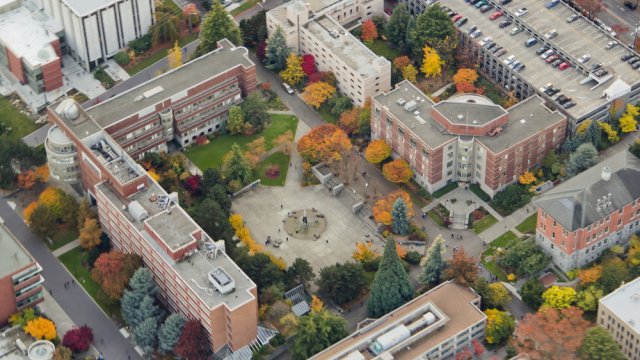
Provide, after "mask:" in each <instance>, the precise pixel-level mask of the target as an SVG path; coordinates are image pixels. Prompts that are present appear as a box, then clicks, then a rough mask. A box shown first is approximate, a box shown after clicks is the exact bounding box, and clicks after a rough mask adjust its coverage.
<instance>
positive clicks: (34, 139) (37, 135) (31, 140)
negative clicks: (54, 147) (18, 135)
mask: <svg viewBox="0 0 640 360" xmlns="http://www.w3.org/2000/svg"><path fill="white" fill-rule="evenodd" d="M52 126H53V125H52V124H51V123H47V124H46V125H45V126H43V127H41V128H39V129H37V130H35V131H33V132H32V133H31V134H29V135H27V136H25V137H23V138H22V141H24V143H25V144H27V145H28V146H30V147H37V146H40V145H42V144H44V140H45V139H46V138H47V133H48V132H49V129H51V127H52Z"/></svg>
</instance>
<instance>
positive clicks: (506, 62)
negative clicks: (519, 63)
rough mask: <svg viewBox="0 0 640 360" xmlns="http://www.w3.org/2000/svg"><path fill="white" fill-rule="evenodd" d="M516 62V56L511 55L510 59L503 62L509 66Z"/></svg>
mask: <svg viewBox="0 0 640 360" xmlns="http://www.w3.org/2000/svg"><path fill="white" fill-rule="evenodd" d="M515 60H516V56H515V55H509V57H508V58H506V59H504V60H503V61H502V62H503V63H505V64H507V65H509V64H511V63H512V62H514V61H515Z"/></svg>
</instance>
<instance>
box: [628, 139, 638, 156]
mask: <svg viewBox="0 0 640 360" xmlns="http://www.w3.org/2000/svg"><path fill="white" fill-rule="evenodd" d="M629 152H630V153H632V154H633V155H635V157H637V158H639V159H640V139H636V141H634V142H633V144H631V145H630V146H629Z"/></svg>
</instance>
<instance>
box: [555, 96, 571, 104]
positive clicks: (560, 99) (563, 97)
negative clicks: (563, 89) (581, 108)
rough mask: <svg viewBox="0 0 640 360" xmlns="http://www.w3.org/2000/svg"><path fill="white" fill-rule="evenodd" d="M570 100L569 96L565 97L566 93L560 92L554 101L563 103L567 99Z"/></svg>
mask: <svg viewBox="0 0 640 360" xmlns="http://www.w3.org/2000/svg"><path fill="white" fill-rule="evenodd" d="M570 100H571V98H569V97H567V96H566V95H564V94H560V95H558V96H557V97H556V102H557V103H558V104H564V103H566V102H567V101H570Z"/></svg>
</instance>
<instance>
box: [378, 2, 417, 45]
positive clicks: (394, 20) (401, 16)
mask: <svg viewBox="0 0 640 360" xmlns="http://www.w3.org/2000/svg"><path fill="white" fill-rule="evenodd" d="M409 19H411V14H409V10H408V9H407V5H406V4H404V3H403V4H398V6H396V7H395V8H394V9H393V14H391V18H390V19H389V22H388V23H387V26H386V27H385V30H384V34H385V36H386V37H387V39H389V42H391V43H392V44H393V45H395V46H396V47H398V48H400V49H403V48H404V46H405V45H406V42H405V39H406V35H407V25H409Z"/></svg>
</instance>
